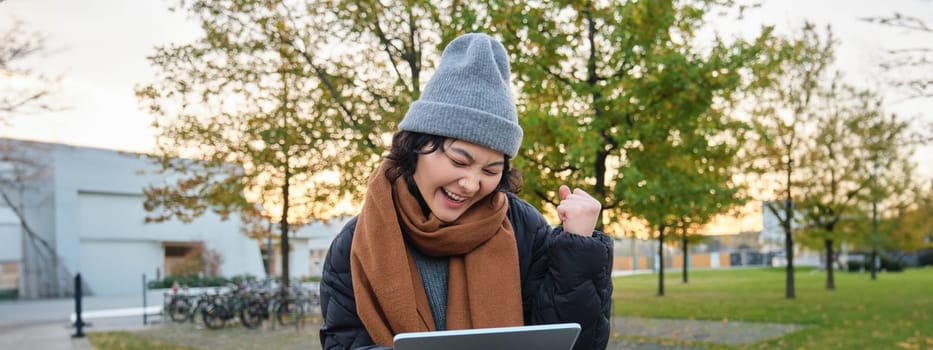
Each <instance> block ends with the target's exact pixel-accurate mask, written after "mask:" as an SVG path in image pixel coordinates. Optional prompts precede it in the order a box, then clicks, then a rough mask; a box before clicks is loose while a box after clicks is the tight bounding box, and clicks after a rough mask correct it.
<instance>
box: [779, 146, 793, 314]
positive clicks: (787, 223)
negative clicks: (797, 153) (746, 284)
mask: <svg viewBox="0 0 933 350" xmlns="http://www.w3.org/2000/svg"><path fill="white" fill-rule="evenodd" d="M793 164H794V159H793V158H791V157H790V152H788V156H787V199H786V200H785V201H784V221H783V222H781V224H783V226H784V251H785V253H786V254H785V255H786V256H787V269H786V272H787V275H786V278H785V279H786V281H787V282H786V286H785V290H786V291H785V296H784V297H785V298H786V299H794V298H795V297H796V292H795V291H794V237H793V232H792V231H791V223H792V222H794V208H793V206H792V204H793V202H792V201H791V199H792V198H793V197H791V192H790V191H791V182H790V179H791V174H792V173H793V170H792V169H793V168H792V167H793Z"/></svg>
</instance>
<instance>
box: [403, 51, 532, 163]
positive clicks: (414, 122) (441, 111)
mask: <svg viewBox="0 0 933 350" xmlns="http://www.w3.org/2000/svg"><path fill="white" fill-rule="evenodd" d="M510 74H511V73H510V71H509V59H508V54H507V53H506V52H505V48H504V47H503V46H502V43H500V42H498V41H496V39H493V38H492V37H490V36H488V35H486V34H479V33H474V34H465V35H462V36H460V37H457V38H456V39H454V40H453V41H451V42H450V44H448V45H447V48H445V49H444V53H443V54H442V55H441V64H440V66H439V67H437V72H435V73H434V76H432V77H431V80H429V81H428V84H427V85H426V86H425V87H424V93H423V94H421V98H419V99H418V100H417V101H415V102H414V103H412V104H411V107H410V108H409V109H408V113H406V114H405V118H404V119H402V122H401V123H400V124H399V125H398V128H399V130H405V131H414V132H420V133H425V134H431V135H439V136H446V137H451V138H455V139H460V140H464V141H469V142H472V143H476V144H479V145H483V146H486V147H489V148H492V149H494V150H497V151H499V152H502V153H504V154H505V155H507V156H508V157H509V158H514V157H515V155H516V154H518V148H519V146H521V144H522V127H521V126H519V125H518V113H517V112H516V110H515V101H514V100H513V99H512V91H511V85H510V83H509V82H510V80H509V79H510V78H509V77H510Z"/></svg>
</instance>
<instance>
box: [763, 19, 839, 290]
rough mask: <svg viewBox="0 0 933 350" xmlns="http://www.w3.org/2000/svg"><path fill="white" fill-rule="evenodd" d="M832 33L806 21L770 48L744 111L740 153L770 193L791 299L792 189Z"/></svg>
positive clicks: (829, 53) (827, 61) (796, 183)
mask: <svg viewBox="0 0 933 350" xmlns="http://www.w3.org/2000/svg"><path fill="white" fill-rule="evenodd" d="M833 46H834V42H833V36H832V32H831V30H829V28H827V34H826V35H825V36H821V35H820V34H819V32H818V30H817V28H816V27H815V26H814V25H813V24H811V23H806V24H805V25H804V26H803V28H802V29H801V30H800V32H799V33H797V34H796V35H795V37H793V38H784V39H781V43H780V44H778V47H780V48H781V49H780V50H776V51H773V54H774V57H772V58H771V59H772V61H774V62H780V64H778V65H777V66H776V67H775V70H773V71H771V72H770V73H771V74H772V75H770V76H771V77H773V80H771V81H770V83H769V84H762V85H760V86H759V87H757V88H756V89H754V90H753V95H754V100H753V102H752V106H751V107H750V111H749V114H750V116H751V118H752V120H751V124H752V128H753V130H754V132H753V134H752V136H751V137H750V139H751V142H750V143H749V146H750V147H749V149H748V150H747V153H746V154H745V156H747V157H748V161H747V162H748V163H749V164H750V166H749V170H750V173H751V175H752V178H753V180H757V181H755V182H757V183H759V184H762V185H761V186H762V188H759V189H758V190H759V191H761V192H762V193H764V194H765V196H771V198H770V199H775V198H783V200H768V201H766V202H765V203H766V204H765V206H764V210H767V211H769V212H770V213H771V214H773V215H774V217H776V218H778V220H779V221H780V223H781V227H782V228H783V231H784V247H785V248H784V249H785V254H786V257H787V269H786V278H785V298H787V299H794V298H795V297H796V290H795V285H794V237H793V230H792V224H793V223H794V221H795V218H794V215H795V212H796V211H797V210H796V209H795V207H796V204H795V201H796V200H797V199H798V197H799V196H795V195H794V192H793V190H794V188H795V187H797V186H799V184H800V183H801V181H803V180H802V179H801V175H800V174H798V171H797V170H798V169H801V168H806V166H807V165H806V164H802V162H803V160H804V155H805V154H807V150H806V149H805V146H806V144H805V140H807V139H809V138H810V137H811V136H810V135H808V133H810V132H812V125H813V120H814V118H815V113H816V110H817V106H816V105H815V104H814V103H812V100H813V99H814V98H815V97H816V94H817V93H818V92H819V90H818V89H819V86H820V84H822V83H823V79H824V78H825V71H826V69H827V67H828V66H829V65H830V64H831V63H832V61H833Z"/></svg>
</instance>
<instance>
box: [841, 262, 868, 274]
mask: <svg viewBox="0 0 933 350" xmlns="http://www.w3.org/2000/svg"><path fill="white" fill-rule="evenodd" d="M846 265H847V266H848V271H849V272H862V269H865V270H868V266H865V263H864V262H862V261H859V260H849V262H847V263H846Z"/></svg>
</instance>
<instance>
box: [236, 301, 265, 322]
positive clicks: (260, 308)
mask: <svg viewBox="0 0 933 350" xmlns="http://www.w3.org/2000/svg"><path fill="white" fill-rule="evenodd" d="M265 314H266V303H264V302H262V301H260V300H250V301H249V302H247V303H246V306H244V307H243V308H241V309H240V322H243V326H245V327H246V328H257V327H259V325H261V324H262V319H263V318H265V317H266V316H267V315H265Z"/></svg>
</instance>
